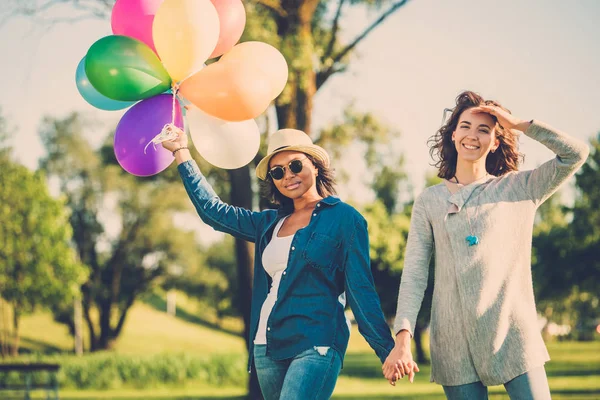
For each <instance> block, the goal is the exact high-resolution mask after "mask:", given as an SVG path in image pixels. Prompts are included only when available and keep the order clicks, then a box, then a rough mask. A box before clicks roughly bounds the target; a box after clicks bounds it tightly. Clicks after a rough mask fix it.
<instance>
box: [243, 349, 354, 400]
mask: <svg viewBox="0 0 600 400" xmlns="http://www.w3.org/2000/svg"><path fill="white" fill-rule="evenodd" d="M266 351H267V346H266V345H264V344H257V345H254V365H255V367H256V374H257V375H258V383H259V384H260V389H261V390H262V393H263V396H264V398H265V400H279V399H285V400H296V399H297V400H306V399H311V400H312V399H315V400H321V399H323V400H325V399H329V398H330V397H331V394H332V393H333V389H334V388H335V383H336V382H337V378H338V375H339V373H340V370H341V369H342V360H341V359H340V356H339V354H338V353H337V351H335V350H333V349H331V348H328V347H314V348H312V349H308V350H306V351H303V352H302V353H300V354H298V355H297V356H296V357H294V358H290V359H287V360H281V361H276V360H272V359H270V358H269V357H267V356H266V354H265V353H266Z"/></svg>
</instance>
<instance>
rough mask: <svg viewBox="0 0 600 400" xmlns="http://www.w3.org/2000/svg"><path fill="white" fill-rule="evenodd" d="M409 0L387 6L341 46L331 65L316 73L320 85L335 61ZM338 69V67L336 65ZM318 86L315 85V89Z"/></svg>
mask: <svg viewBox="0 0 600 400" xmlns="http://www.w3.org/2000/svg"><path fill="white" fill-rule="evenodd" d="M409 1H410V0H400V1H398V2H396V3H394V4H393V5H392V6H390V8H388V9H387V10H386V11H385V12H384V13H383V14H381V15H380V16H379V18H377V20H375V21H374V22H373V23H372V24H371V25H369V26H368V27H367V28H366V29H365V30H364V31H363V32H362V33H361V34H360V35H358V36H357V37H356V38H355V39H354V40H353V41H352V43H350V44H349V45H347V46H346V47H345V48H343V49H342V50H341V51H340V52H339V53H338V54H336V55H335V56H334V57H333V61H332V62H331V65H329V66H328V67H327V68H326V69H325V70H324V71H320V72H319V73H318V74H317V75H318V76H320V78H321V79H320V81H321V85H322V84H323V83H325V81H327V79H329V77H331V76H332V75H333V74H334V73H335V72H336V63H338V62H340V61H341V60H342V59H343V58H344V57H345V56H346V55H347V54H348V53H349V52H351V51H352V50H353V49H354V48H355V47H356V46H357V45H358V44H359V43H360V42H361V41H362V40H363V39H364V38H366V37H367V36H368V35H369V33H371V31H372V30H373V29H375V28H377V27H378V26H379V25H380V24H381V23H382V22H383V21H385V19H386V18H387V17H389V16H390V15H392V14H393V13H394V12H396V11H397V10H398V9H399V8H400V7H402V6H403V5H405V4H406V3H408V2H409ZM338 69H339V67H338ZM318 88H319V86H317V89H318Z"/></svg>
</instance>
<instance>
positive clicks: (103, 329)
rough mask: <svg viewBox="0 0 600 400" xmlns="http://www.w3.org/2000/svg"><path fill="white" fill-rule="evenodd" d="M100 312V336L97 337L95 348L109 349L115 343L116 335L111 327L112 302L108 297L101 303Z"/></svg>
mask: <svg viewBox="0 0 600 400" xmlns="http://www.w3.org/2000/svg"><path fill="white" fill-rule="evenodd" d="M98 312H99V314H100V336H98V337H97V341H96V345H95V346H94V350H108V349H110V348H111V347H112V345H113V339H114V336H113V334H112V329H111V327H110V320H111V314H112V304H111V302H110V301H109V300H108V299H104V300H102V302H100V303H99V307H98Z"/></svg>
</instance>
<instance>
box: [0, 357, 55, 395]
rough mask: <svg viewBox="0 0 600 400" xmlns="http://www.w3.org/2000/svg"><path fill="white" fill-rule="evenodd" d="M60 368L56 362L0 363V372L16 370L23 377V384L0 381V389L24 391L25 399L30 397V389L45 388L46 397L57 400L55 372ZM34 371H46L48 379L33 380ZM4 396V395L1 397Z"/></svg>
mask: <svg viewBox="0 0 600 400" xmlns="http://www.w3.org/2000/svg"><path fill="white" fill-rule="evenodd" d="M59 369H60V365H58V364H46V363H28V364H25V363H21V364H18V363H13V364H2V363H0V373H9V372H18V373H19V374H21V376H22V377H23V379H22V381H23V384H19V385H12V384H11V385H9V384H5V383H2V382H0V391H11V392H14V391H19V392H25V397H24V398H25V400H30V399H31V394H30V392H31V391H32V390H45V391H46V399H55V400H58V380H57V379H56V373H57V372H58V370H59ZM34 372H47V373H48V374H47V375H48V379H47V380H46V381H45V382H34V381H33V379H32V375H33V373H34ZM2 398H4V397H2Z"/></svg>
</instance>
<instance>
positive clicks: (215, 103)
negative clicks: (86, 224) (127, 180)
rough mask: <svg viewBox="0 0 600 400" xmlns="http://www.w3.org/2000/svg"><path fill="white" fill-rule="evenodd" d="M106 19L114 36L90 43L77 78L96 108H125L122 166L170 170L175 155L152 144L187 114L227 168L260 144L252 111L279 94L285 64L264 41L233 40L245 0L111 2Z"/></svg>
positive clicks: (201, 148) (203, 148) (214, 158)
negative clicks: (150, 144) (210, 60)
mask: <svg viewBox="0 0 600 400" xmlns="http://www.w3.org/2000/svg"><path fill="white" fill-rule="evenodd" d="M111 24H112V32H113V34H114V35H110V36H106V37H104V38H101V39H100V40H98V41H97V42H96V43H94V44H93V45H92V46H91V47H90V49H89V50H88V52H87V54H86V55H85V57H84V58H83V59H82V60H81V62H80V63H79V65H78V67H77V73H76V83H77V88H78V89H79V93H80V94H81V96H82V97H83V98H84V99H85V100H86V101H87V102H88V103H90V104H91V105H92V106H94V107H97V108H99V109H102V110H121V109H124V108H127V107H130V106H131V108H130V109H129V110H128V111H127V112H126V113H125V114H124V115H123V117H122V118H121V120H120V121H119V124H118V125H117V129H116V132H115V140H114V149H115V155H116V157H117V160H118V162H119V164H120V165H121V166H122V167H123V168H124V169H125V170H126V171H127V172H129V173H131V174H133V175H137V176H150V175H155V174H157V173H159V172H161V171H163V170H164V169H165V168H167V167H168V166H169V165H170V164H171V163H172V162H173V159H174V158H173V156H172V154H171V153H170V152H169V151H167V150H165V149H164V148H163V147H162V146H148V144H149V143H160V141H164V140H169V139H172V138H173V136H172V135H173V132H177V130H178V129H183V119H184V115H185V118H186V119H187V125H188V128H189V131H190V135H191V137H192V140H193V142H194V144H195V147H196V148H197V150H198V152H199V153H200V155H201V156H202V157H204V158H205V159H206V160H207V161H208V162H210V163H211V164H213V165H215V166H217V167H220V168H228V169H233V168H239V167H242V166H244V165H246V164H247V163H249V162H250V161H251V160H252V159H253V158H254V156H255V155H256V153H257V151H258V148H259V145H260V133H259V130H258V126H257V124H256V122H255V121H254V118H256V117H257V116H259V115H260V114H262V113H263V112H264V111H265V110H266V109H267V107H268V106H269V104H270V103H271V102H272V101H273V99H275V98H276V97H277V96H278V95H279V94H280V93H281V92H282V90H283V88H284V87H285V85H286V83H287V78H288V66H287V63H286V61H285V59H284V57H283V56H282V55H281V53H280V52H279V51H278V50H277V49H275V48H274V47H272V46H270V45H268V44H265V43H261V42H245V43H240V44H237V45H236V43H237V42H238V41H239V39H240V37H241V36H242V33H243V31H244V27H245V25H246V12H245V9H244V5H243V3H242V1H241V0H117V1H116V3H115V5H114V8H113V10H112V16H111ZM219 56H221V57H220V59H219V60H218V61H216V62H214V63H212V64H210V65H208V66H206V65H205V62H206V60H208V59H211V58H215V57H219ZM182 104H185V105H186V107H185V108H186V109H187V112H183V110H182Z"/></svg>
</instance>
